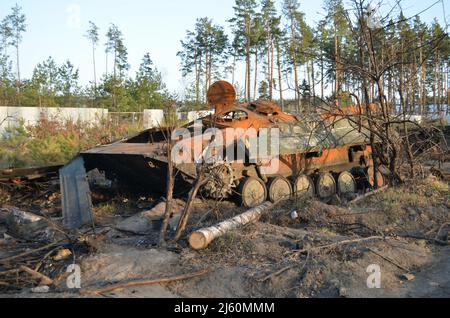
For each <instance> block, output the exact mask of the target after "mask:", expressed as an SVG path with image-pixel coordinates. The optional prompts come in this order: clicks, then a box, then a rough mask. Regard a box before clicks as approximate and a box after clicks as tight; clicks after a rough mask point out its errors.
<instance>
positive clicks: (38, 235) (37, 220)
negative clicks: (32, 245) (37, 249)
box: [6, 208, 54, 241]
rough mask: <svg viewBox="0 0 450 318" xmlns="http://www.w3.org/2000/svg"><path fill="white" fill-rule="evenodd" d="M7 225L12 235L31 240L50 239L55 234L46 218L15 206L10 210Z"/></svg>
mask: <svg viewBox="0 0 450 318" xmlns="http://www.w3.org/2000/svg"><path fill="white" fill-rule="evenodd" d="M6 225H7V228H8V232H9V233H10V234H11V235H13V236H14V237H18V238H22V239H25V240H30V241H32V240H41V241H50V240H51V239H52V237H53V234H54V233H52V231H51V229H50V228H49V223H48V221H47V220H46V219H44V218H42V217H40V216H37V215H35V214H33V213H29V212H24V211H20V210H18V209H15V208H11V209H10V210H9V213H8V215H7V217H6Z"/></svg>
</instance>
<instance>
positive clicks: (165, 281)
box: [80, 268, 211, 295]
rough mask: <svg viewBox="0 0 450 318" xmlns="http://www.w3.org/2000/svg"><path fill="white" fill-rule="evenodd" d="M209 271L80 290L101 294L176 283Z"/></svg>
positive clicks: (209, 270)
mask: <svg viewBox="0 0 450 318" xmlns="http://www.w3.org/2000/svg"><path fill="white" fill-rule="evenodd" d="M209 272H211V269H209V268H207V269H203V270H201V271H198V272H195V273H191V274H185V275H180V276H176V277H171V278H161V279H152V280H141V281H133V282H128V283H119V284H115V285H111V286H106V287H103V288H97V289H82V290H81V291H80V294H82V295H100V294H105V293H109V292H112V291H114V290H118V289H120V290H123V289H126V288H130V287H137V286H145V285H154V284H168V283H174V282H179V281H183V280H187V279H191V278H194V277H199V276H202V275H205V274H207V273H209Z"/></svg>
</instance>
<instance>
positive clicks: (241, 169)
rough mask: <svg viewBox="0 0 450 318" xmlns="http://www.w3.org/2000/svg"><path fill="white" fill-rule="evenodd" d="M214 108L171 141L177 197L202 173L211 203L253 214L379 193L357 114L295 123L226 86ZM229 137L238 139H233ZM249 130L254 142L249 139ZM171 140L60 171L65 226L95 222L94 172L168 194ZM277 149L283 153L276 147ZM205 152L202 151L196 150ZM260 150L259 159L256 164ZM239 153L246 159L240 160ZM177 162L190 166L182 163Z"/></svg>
mask: <svg viewBox="0 0 450 318" xmlns="http://www.w3.org/2000/svg"><path fill="white" fill-rule="evenodd" d="M208 102H209V104H210V105H211V106H213V107H214V108H215V113H214V114H212V115H209V116H206V117H204V118H201V119H200V120H199V121H197V122H192V123H189V124H186V125H184V126H183V127H182V128H183V130H182V131H183V133H180V134H179V135H178V134H177V136H176V138H172V139H175V140H176V141H177V142H176V143H175V145H174V148H173V149H172V154H174V156H172V158H173V159H174V165H175V169H176V179H175V186H176V189H184V190H185V191H184V192H185V193H187V192H188V191H189V189H190V188H191V187H192V184H193V183H194V182H195V180H196V179H197V177H198V175H199V174H200V173H202V174H205V178H206V180H207V181H206V182H205V184H204V186H203V189H202V191H203V193H204V195H206V196H209V197H212V198H216V199H222V198H228V197H229V198H231V197H237V198H239V200H240V202H241V203H242V204H243V205H244V206H246V207H253V206H256V205H259V204H261V203H263V202H265V201H266V200H270V201H272V202H276V201H279V200H281V199H283V198H287V197H290V196H292V195H299V196H301V195H309V196H318V197H319V198H321V199H326V198H330V197H332V196H334V195H336V194H338V195H341V196H343V195H347V194H353V193H356V192H357V191H358V187H361V186H364V185H363V184H366V185H372V186H373V183H374V169H373V160H372V155H371V154H372V149H371V146H370V143H369V139H368V136H369V133H368V131H366V130H365V129H364V128H363V127H361V126H360V125H358V120H359V119H356V117H355V118H353V115H352V113H351V112H352V111H355V109H356V107H355V108H350V110H349V111H344V110H342V111H339V112H332V111H331V110H330V111H325V112H317V113H314V114H310V115H301V116H294V115H291V114H287V113H284V112H283V111H282V110H281V109H280V107H279V106H278V105H277V104H275V103H273V102H270V101H265V100H258V101H255V102H250V103H244V104H240V105H238V104H236V92H235V89H234V88H233V86H232V85H231V84H229V83H228V82H225V81H219V82H216V83H214V84H213V85H212V86H211V87H210V89H209V91H208ZM355 115H356V114H355ZM227 130H231V132H232V134H227V133H226V131H227ZM250 130H251V131H253V134H251V133H248V131H250ZM218 131H219V132H222V136H225V137H223V138H222V139H223V140H222V141H223V142H222V144H223V146H222V144H220V143H218V142H217V141H218V138H217V136H216V135H217V132H218ZM263 131H264V136H262V135H263V133H262V132H263ZM166 132H167V131H166V130H165V129H149V130H146V131H144V132H142V133H140V134H138V135H135V136H132V137H129V138H125V139H123V140H120V141H118V142H115V143H112V144H109V145H104V146H99V147H96V148H94V149H90V150H88V151H85V152H82V153H81V154H80V155H79V157H77V158H76V159H74V161H72V162H71V163H70V164H68V165H67V166H66V167H64V168H63V169H61V172H60V178H61V185H62V194H63V211H64V214H65V218H66V219H67V221H66V224H67V225H69V227H71V226H78V225H79V224H81V223H83V222H87V221H89V215H88V214H87V213H86V212H85V211H86V210H88V211H89V209H90V208H89V207H90V192H89V184H88V182H87V181H86V172H89V171H91V170H95V169H97V170H98V171H100V172H104V173H105V175H106V178H107V179H109V180H111V181H114V182H119V183H120V184H128V185H132V186H135V187H138V188H140V189H142V190H144V191H146V192H149V193H151V192H159V193H161V194H164V189H165V185H166V179H167V162H168V150H167V149H168V144H167V141H166V138H165V136H166V135H167V133H166ZM274 132H276V134H274ZM262 137H264V138H262ZM256 139H258V140H259V141H261V140H266V141H267V143H266V145H262V146H261V144H260V143H258V142H256V143H255V142H254V141H255V140H256ZM274 144H276V147H272V146H273V145H274ZM199 145H200V149H194V148H195V147H197V148H199ZM221 147H222V148H221ZM255 147H256V148H255ZM262 148H269V149H272V148H276V151H274V152H273V153H272V152H271V151H267V155H265V156H263V157H262V158H260V157H258V154H260V153H261V151H262ZM255 149H256V153H257V155H256V158H253V157H254V156H253V155H252V153H253V154H254V153H255V151H254V150H255ZM221 150H223V151H221ZM228 150H230V151H228ZM231 150H232V151H231ZM252 150H253V151H252ZM207 152H209V154H210V156H209V157H208V160H207V159H206V155H205V154H206V153H207ZM219 153H220V154H219ZM229 153H231V155H228V154H229ZM239 153H242V154H243V158H240V157H238V156H237V155H238V154H239ZM177 157H182V158H184V159H183V160H182V161H181V162H178V161H177V160H176V159H177ZM211 158H212V160H211ZM188 159H191V160H188ZM201 159H203V160H201ZM268 167H270V168H268ZM377 180H378V181H377V182H378V186H382V185H383V183H384V178H383V175H382V174H381V173H379V172H377Z"/></svg>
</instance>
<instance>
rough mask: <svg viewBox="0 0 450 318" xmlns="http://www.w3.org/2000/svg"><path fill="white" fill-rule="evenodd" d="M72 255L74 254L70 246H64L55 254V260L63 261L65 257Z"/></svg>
mask: <svg viewBox="0 0 450 318" xmlns="http://www.w3.org/2000/svg"><path fill="white" fill-rule="evenodd" d="M71 255H72V252H71V251H70V250H69V249H68V248H64V249H61V250H59V251H58V253H57V254H56V255H55V256H53V260H54V261H55V262H59V261H62V260H64V259H66V258H68V257H69V256H71Z"/></svg>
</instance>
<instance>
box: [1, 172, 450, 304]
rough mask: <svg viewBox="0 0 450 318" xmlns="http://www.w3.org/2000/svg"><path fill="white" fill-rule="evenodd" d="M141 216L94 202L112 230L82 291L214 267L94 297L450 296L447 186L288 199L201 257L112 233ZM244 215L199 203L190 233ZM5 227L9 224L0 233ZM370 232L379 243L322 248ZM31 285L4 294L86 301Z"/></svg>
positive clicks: (91, 258)
mask: <svg viewBox="0 0 450 318" xmlns="http://www.w3.org/2000/svg"><path fill="white" fill-rule="evenodd" d="M141 201H142V200H141ZM145 202H146V201H145V200H144V201H143V202H141V203H139V204H141V210H142V209H144V208H147V206H145V204H147V203H148V205H149V206H152V205H154V202H147V203H145ZM180 204H182V203H180ZM136 210H139V207H134V208H133V209H132V208H130V203H129V202H128V201H127V200H126V199H125V200H122V199H121V201H117V200H116V201H114V203H108V204H106V205H105V204H102V205H99V206H97V209H96V217H97V225H98V226H99V227H103V230H104V231H106V232H107V233H106V234H105V235H104V236H103V237H102V238H101V239H99V240H98V242H97V243H96V244H95V248H94V249H92V250H90V252H89V253H80V255H79V256H77V257H76V260H75V262H76V263H77V264H80V265H81V269H82V287H83V288H90V287H99V286H105V285H108V284H112V283H117V282H123V281H133V280H142V279H153V278H162V277H171V276H177V275H180V274H185V273H190V272H195V271H197V270H200V269H204V268H210V269H211V270H212V271H211V272H210V273H208V274H206V275H204V276H202V277H198V278H193V279H190V280H187V281H184V282H178V283H173V284H168V285H150V286H144V287H133V288H128V289H124V290H118V291H115V292H111V293H108V294H104V295H101V296H98V297H225V298H236V297H291V298H298V297H300V298H302V297H449V296H450V275H449V274H450V248H449V246H440V245H439V244H437V241H435V240H434V239H435V238H436V236H437V234H438V232H439V230H440V228H441V226H442V225H443V224H444V223H446V222H450V215H449V211H450V189H449V184H448V183H446V182H443V181H440V180H438V179H437V178H435V177H428V178H426V179H424V180H414V181H411V182H409V183H406V184H404V185H402V186H399V187H396V188H390V189H388V190H386V191H384V192H381V193H378V194H375V195H373V196H372V197H369V198H366V199H364V200H362V201H360V202H358V203H357V204H353V205H349V206H347V205H346V204H345V203H342V204H341V205H340V206H332V205H328V204H325V203H322V202H319V201H315V200H311V199H296V200H291V201H288V202H283V203H280V204H278V205H277V206H275V207H274V208H273V209H272V211H270V212H268V213H267V214H266V215H264V217H263V218H262V219H261V220H260V222H258V223H256V224H251V225H248V226H246V227H244V228H242V229H239V230H236V231H233V232H230V233H228V234H227V235H225V236H224V237H221V238H219V239H217V240H216V241H214V242H213V243H212V244H211V246H210V247H209V248H208V249H206V250H203V251H198V252H197V251H193V250H191V249H189V248H188V247H187V246H186V245H187V243H186V241H185V240H183V241H181V242H180V244H179V245H170V246H169V247H168V248H167V249H158V248H156V247H155V246H154V244H155V238H156V236H155V233H148V234H144V235H136V234H133V233H130V232H124V231H120V230H118V229H116V225H117V224H118V223H119V222H121V221H123V220H124V219H126V218H127V217H129V216H131V215H133V214H134V212H135V211H136ZM243 211H244V209H242V208H240V207H236V206H235V205H234V204H233V203H231V202H221V203H217V202H212V201H208V200H202V201H201V200H198V201H197V202H196V205H195V213H194V216H193V218H192V220H191V222H190V226H189V228H188V232H189V231H191V230H194V229H197V228H199V227H205V226H209V225H212V224H215V223H217V222H218V221H220V220H223V219H225V218H228V217H230V216H233V215H235V214H237V213H241V212H243ZM292 211H297V212H298V214H299V218H298V219H295V220H292V218H291V217H290V214H291V212H292ZM1 231H3V232H4V231H5V228H4V227H3V228H2V227H0V232H1ZM441 232H442V231H441ZM373 236H376V237H382V238H383V239H374V240H370V241H363V242H356V243H353V244H342V245H337V246H333V247H330V248H320V247H323V246H328V245H329V244H333V243H338V242H342V241H344V240H355V239H364V238H368V237H373ZM439 242H440V243H443V242H442V241H439ZM446 242H448V240H447V241H446ZM299 250H305V251H304V252H299ZM9 255H11V252H10V251H8V248H4V249H3V252H2V250H1V247H0V259H1V258H3V257H6V256H9ZM371 264H377V265H379V266H380V268H381V288H379V289H369V288H368V287H367V278H368V276H369V273H367V272H366V270H367V268H368V266H369V265H371ZM54 266H57V264H56V265H54ZM62 271H63V267H62V266H61V270H60V272H62ZM404 274H412V275H413V276H410V278H412V280H410V281H408V280H406V279H405V278H403V277H402V275H404ZM54 275H55V276H57V275H58V273H54ZM59 275H61V273H59ZM0 281H1V277H0ZM62 282H64V281H63V280H62ZM30 287H31V285H30V284H28V285H25V286H24V288H23V289H22V290H21V291H18V292H15V293H12V294H11V293H8V294H4V296H7V297H87V296H86V295H80V293H79V292H73V291H70V290H67V289H66V288H65V286H64V284H63V283H61V284H60V286H58V288H56V289H54V290H52V292H51V293H49V294H45V295H40V294H32V293H30Z"/></svg>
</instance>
